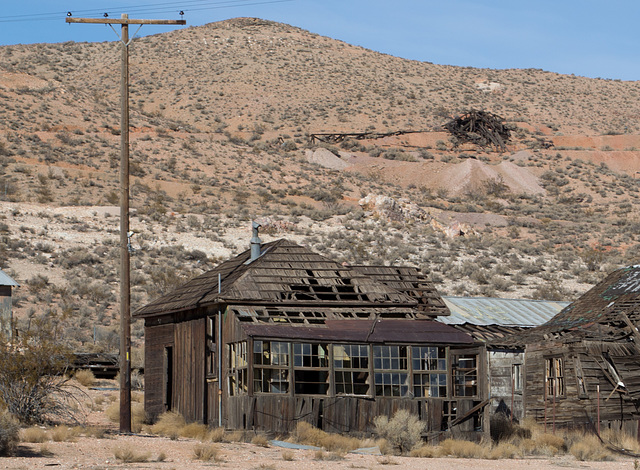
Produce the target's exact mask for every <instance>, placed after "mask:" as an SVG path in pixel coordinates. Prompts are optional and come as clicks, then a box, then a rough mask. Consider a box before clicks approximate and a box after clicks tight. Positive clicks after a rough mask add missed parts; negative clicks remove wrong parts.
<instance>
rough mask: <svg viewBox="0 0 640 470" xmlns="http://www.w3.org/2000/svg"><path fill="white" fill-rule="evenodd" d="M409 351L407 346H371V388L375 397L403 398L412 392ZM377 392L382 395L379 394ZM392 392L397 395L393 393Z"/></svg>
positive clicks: (409, 347)
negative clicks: (372, 387)
mask: <svg viewBox="0 0 640 470" xmlns="http://www.w3.org/2000/svg"><path fill="white" fill-rule="evenodd" d="M410 349H411V346H409V345H394V344H374V345H373V348H372V354H373V386H374V392H375V396H376V397H390V398H403V397H408V396H410V395H409V394H410V392H412V390H411V386H412V380H411V379H412V377H411V369H410V368H409V364H410V363H411V358H410V356H409V351H410ZM403 353H404V354H403ZM394 366H395V367H394ZM403 366H404V367H403ZM403 376H404V380H403ZM379 390H380V391H381V392H382V393H379ZM394 391H397V392H398V393H394ZM386 392H391V393H386Z"/></svg>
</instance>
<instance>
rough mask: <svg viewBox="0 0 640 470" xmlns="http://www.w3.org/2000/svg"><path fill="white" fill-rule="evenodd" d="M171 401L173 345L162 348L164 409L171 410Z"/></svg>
mask: <svg viewBox="0 0 640 470" xmlns="http://www.w3.org/2000/svg"><path fill="white" fill-rule="evenodd" d="M172 402H173V346H167V347H165V348H164V409H165V411H171V404H172Z"/></svg>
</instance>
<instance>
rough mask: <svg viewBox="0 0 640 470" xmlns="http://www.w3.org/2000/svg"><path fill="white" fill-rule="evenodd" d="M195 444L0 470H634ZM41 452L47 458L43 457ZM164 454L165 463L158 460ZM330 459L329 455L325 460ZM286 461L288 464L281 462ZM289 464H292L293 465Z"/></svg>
mask: <svg viewBox="0 0 640 470" xmlns="http://www.w3.org/2000/svg"><path fill="white" fill-rule="evenodd" d="M198 443H199V442H198V441H195V440H191V439H178V440H170V439H168V438H161V437H153V436H148V435H134V436H112V437H110V438H107V439H95V438H85V437H82V438H78V440H77V441H75V442H48V443H46V444H21V445H20V449H19V456H16V457H9V458H3V459H1V460H0V468H6V469H16V470H17V469H40V468H59V469H92V470H108V469H120V468H146V469H166V470H169V469H182V468H189V469H192V470H200V469H209V468H212V467H219V468H233V469H246V470H251V469H273V470H276V469H278V470H280V469H282V470H285V469H292V470H293V469H296V470H298V469H300V468H305V469H307V470H311V469H341V468H363V469H383V468H388V467H389V466H391V467H393V466H395V467H396V468H402V469H405V468H406V469H416V470H417V469H420V470H422V469H439V470H449V469H450V470H467V469H469V470H470V469H473V470H489V469H498V468H499V469H504V468H509V469H511V470H519V469H532V470H534V469H535V470H547V469H549V470H551V469H553V470H557V468H558V467H566V468H581V469H602V470H627V469H629V470H631V469H634V468H636V467H635V466H634V461H633V459H629V458H626V457H625V458H620V457H618V458H616V460H615V461H613V462H580V461H577V460H575V459H574V458H573V457H572V456H566V455H565V456H561V457H554V458H550V459H540V458H530V459H514V460H473V459H454V458H437V459H425V458H411V457H388V456H373V455H356V454H346V455H345V456H344V458H343V459H342V460H317V459H316V451H313V450H288V449H283V448H279V447H268V448H265V447H260V446H256V445H253V444H217V446H218V447H219V449H220V453H219V460H218V461H215V462H214V461H211V462H202V461H199V460H196V459H195V457H194V447H195V446H196V445H198ZM126 445H128V446H131V447H132V448H133V449H135V451H136V452H138V453H146V452H148V453H149V454H150V458H149V460H148V461H147V462H141V463H122V462H121V461H118V460H116V458H115V457H114V449H116V448H117V447H119V446H126ZM43 446H45V447H46V452H49V453H50V455H49V456H46V457H43V456H41V454H42V453H43ZM162 453H164V456H165V457H164V460H163V461H158V457H159V456H160V455H161V454H162ZM326 455H329V454H326ZM285 458H286V459H287V460H285ZM291 459H292V460H291Z"/></svg>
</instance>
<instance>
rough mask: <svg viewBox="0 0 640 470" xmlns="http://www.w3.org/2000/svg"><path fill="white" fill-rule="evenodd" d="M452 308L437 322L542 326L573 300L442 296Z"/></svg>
mask: <svg viewBox="0 0 640 470" xmlns="http://www.w3.org/2000/svg"><path fill="white" fill-rule="evenodd" d="M442 299H443V300H444V302H445V304H447V307H449V310H450V311H451V315H450V316H448V317H440V318H438V321H441V322H443V323H448V324H450V325H460V324H463V323H472V324H474V325H502V326H527V327H533V326H538V325H542V324H543V323H545V322H547V321H549V320H550V319H551V318H553V317H554V316H556V315H557V314H558V313H559V312H560V311H561V310H562V309H563V308H565V307H566V306H567V305H569V304H570V303H571V302H560V301H551V300H524V299H496V298H491V297H448V296H443V297H442Z"/></svg>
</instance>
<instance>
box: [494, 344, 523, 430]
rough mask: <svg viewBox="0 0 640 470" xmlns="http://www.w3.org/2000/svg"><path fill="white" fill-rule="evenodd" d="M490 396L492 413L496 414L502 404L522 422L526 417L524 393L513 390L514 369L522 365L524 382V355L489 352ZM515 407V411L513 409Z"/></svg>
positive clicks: (519, 353)
mask: <svg viewBox="0 0 640 470" xmlns="http://www.w3.org/2000/svg"><path fill="white" fill-rule="evenodd" d="M487 360H488V363H489V364H488V370H489V394H490V396H491V412H492V413H494V412H495V411H496V409H497V408H498V406H500V402H504V405H506V407H507V408H508V409H509V410H511V412H512V413H513V417H514V418H516V419H518V420H520V419H522V418H523V417H524V404H523V400H522V391H521V390H519V391H518V390H513V388H514V383H513V367H514V365H515V364H520V365H521V367H522V369H521V370H522V379H523V380H524V353H521V352H503V351H488V352H487ZM512 407H513V409H512Z"/></svg>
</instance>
